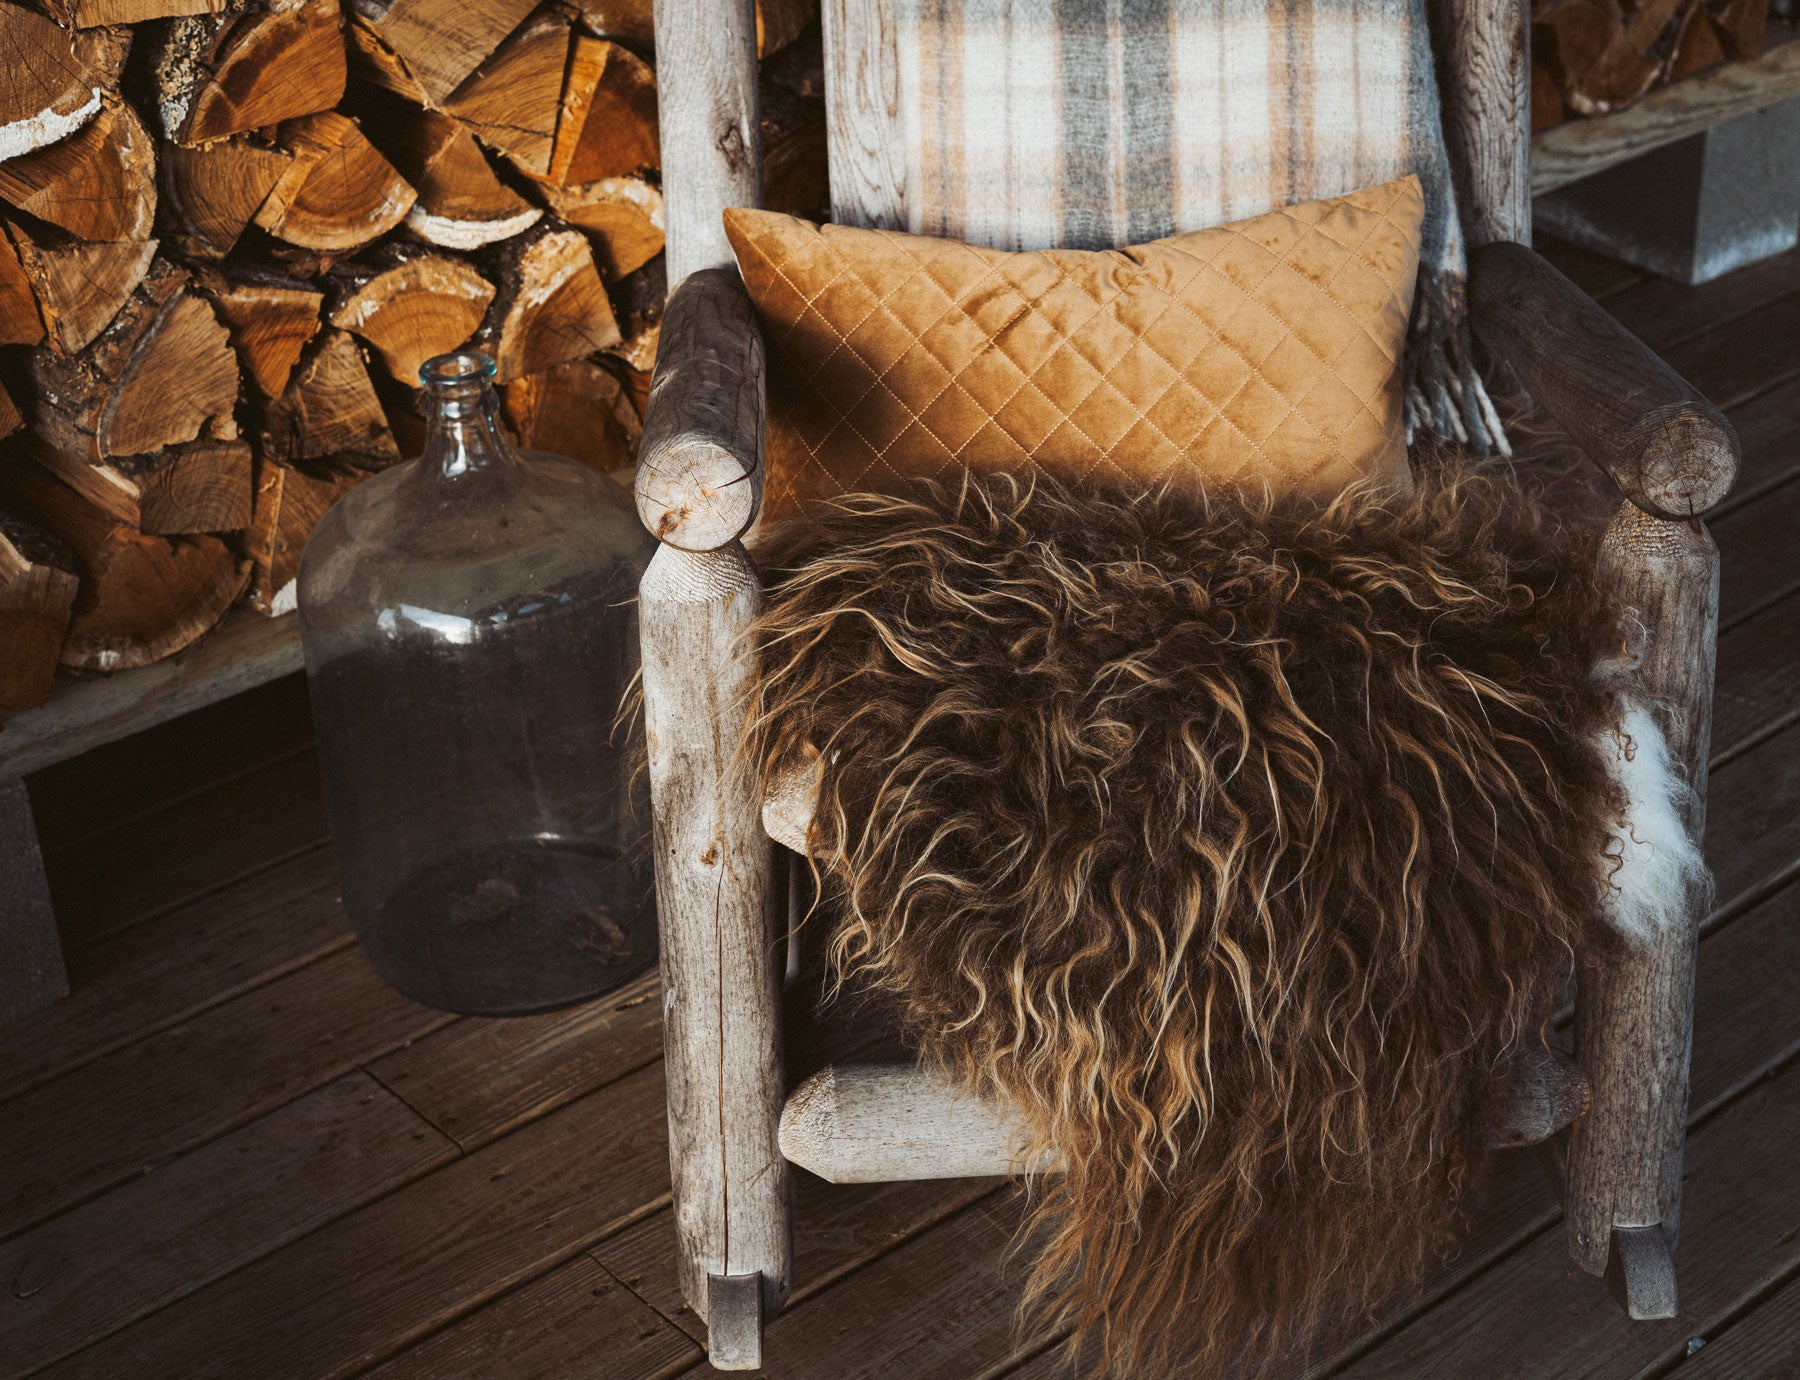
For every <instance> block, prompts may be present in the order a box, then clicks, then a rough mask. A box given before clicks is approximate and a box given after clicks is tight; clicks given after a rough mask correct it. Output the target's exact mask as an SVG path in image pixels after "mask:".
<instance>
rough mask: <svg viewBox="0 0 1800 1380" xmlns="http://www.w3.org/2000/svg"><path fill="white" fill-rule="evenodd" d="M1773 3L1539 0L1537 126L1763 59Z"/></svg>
mask: <svg viewBox="0 0 1800 1380" xmlns="http://www.w3.org/2000/svg"><path fill="white" fill-rule="evenodd" d="M1768 15H1769V0H1533V3H1532V6H1531V123H1532V128H1534V129H1543V128H1545V127H1546V126H1548V125H1554V124H1557V123H1559V122H1561V121H1562V120H1565V119H1569V118H1571V117H1575V116H1582V115H1605V114H1607V113H1609V112H1611V111H1615V110H1623V109H1624V108H1625V107H1626V106H1628V105H1630V104H1631V103H1632V102H1633V101H1635V100H1637V99H1638V98H1639V97H1640V96H1642V95H1644V94H1645V93H1646V92H1647V91H1649V90H1651V89H1652V88H1653V87H1657V86H1661V85H1663V84H1664V83H1666V82H1671V81H1678V80H1680V79H1681V78H1682V77H1685V76H1689V75H1691V74H1692V73H1695V72H1698V71H1701V70H1703V69H1705V68H1708V67H1713V66H1716V65H1717V64H1719V63H1721V62H1741V61H1747V60H1748V59H1751V58H1755V57H1759V56H1761V54H1762V50H1763V26H1764V23H1765V21H1766V20H1767V19H1768Z"/></svg>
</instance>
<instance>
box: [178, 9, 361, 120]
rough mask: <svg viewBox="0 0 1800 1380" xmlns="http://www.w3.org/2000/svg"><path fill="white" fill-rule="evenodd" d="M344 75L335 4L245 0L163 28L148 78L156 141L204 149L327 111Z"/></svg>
mask: <svg viewBox="0 0 1800 1380" xmlns="http://www.w3.org/2000/svg"><path fill="white" fill-rule="evenodd" d="M347 71H348V67H347V64H346V62H345V58H344V37H343V32H342V30H341V28H340V25H339V14H338V0H252V3H250V4H248V5H237V6H234V7H233V8H232V9H230V10H229V11H228V12H226V13H224V14H209V15H205V16H201V17H195V18H190V19H179V20H176V21H175V22H174V23H173V24H171V25H169V26H168V28H167V30H166V31H165V33H164V34H163V35H161V39H160V42H159V44H158V48H157V52H156V55H155V58H154V60H153V63H152V80H153V81H154V83H155V87H156V109H157V113H158V116H159V117H160V119H161V121H162V132H163V135H164V137H165V138H168V139H172V140H174V141H175V142H176V143H178V144H206V143H210V142H211V141H213V140H214V139H223V138H225V137H226V136H227V135H231V134H242V133H245V132H246V131H249V130H253V129H264V128H266V127H268V126H270V125H277V124H280V123H281V122H282V121H284V120H293V119H297V118H299V117H300V116H302V115H311V114H314V113H316V112H318V111H321V110H330V109H331V108H332V107H333V106H335V105H336V104H337V103H338V101H340V100H341V99H342V98H343V95H344V81H345V76H346V74H347Z"/></svg>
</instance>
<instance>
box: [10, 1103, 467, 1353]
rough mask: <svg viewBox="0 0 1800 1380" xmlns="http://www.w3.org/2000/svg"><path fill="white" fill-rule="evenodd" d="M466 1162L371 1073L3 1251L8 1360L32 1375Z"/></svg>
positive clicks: (87, 1205) (211, 1145) (135, 1181)
mask: <svg viewBox="0 0 1800 1380" xmlns="http://www.w3.org/2000/svg"><path fill="white" fill-rule="evenodd" d="M455 1157H456V1146H455V1145H454V1144H453V1143H452V1142H451V1141H450V1139H449V1138H448V1137H447V1136H444V1135H442V1134H441V1133H439V1132H438V1131H437V1130H435V1129H434V1128H433V1127H432V1126H431V1125H430V1124H429V1123H428V1122H426V1121H425V1120H424V1118H422V1117H420V1116H418V1115H416V1114H415V1113H413V1112H411V1111H409V1110H408V1109H407V1107H406V1106H405V1104H404V1103H402V1102H401V1101H400V1100H399V1099H398V1098H396V1097H394V1096H393V1095H392V1094H390V1093H388V1092H387V1091H386V1090H384V1089H383V1088H382V1087H381V1086H380V1085H379V1084H377V1083H376V1082H375V1081H374V1080H373V1079H372V1078H370V1077H369V1076H368V1075H367V1074H364V1073H354V1074H351V1075H349V1076H348V1077H346V1078H343V1079H340V1080H338V1081H337V1082H335V1083H331V1084H327V1085H326V1086H325V1087H323V1088H320V1089H318V1090H317V1091H316V1092H312V1093H308V1094H307V1095H306V1096H304V1097H301V1098H299V1099H297V1100H296V1101H294V1102H290V1103H288V1104H287V1105H286V1106H285V1107H280V1108H278V1109H276V1110H275V1111H273V1112H271V1113H269V1115H267V1116H265V1117H262V1118H261V1119H259V1120H257V1121H254V1122H252V1123H251V1124H250V1125H248V1126H246V1127H243V1128H242V1129H240V1130H237V1131H234V1132H232V1133H231V1134H230V1135H227V1136H222V1137H220V1138H219V1139H218V1140H215V1141H211V1142H209V1143H208V1144H206V1145H203V1146H201V1147H200V1148H199V1149H197V1150H194V1151H191V1152H190V1153H188V1154H186V1155H183V1156H181V1157H180V1158H178V1159H175V1160H172V1161H170V1162H169V1163H167V1164H164V1165H161V1166H159V1167H158V1168H157V1169H156V1170H154V1171H153V1172H151V1173H149V1174H146V1175H144V1176H142V1177H141V1178H136V1179H132V1180H131V1181H129V1182H128V1183H125V1184H122V1185H121V1186H120V1187H118V1188H116V1189H114V1190H113V1191H112V1192H110V1193H108V1194H105V1195H104V1196H102V1197H99V1198H96V1199H94V1200H93V1201H92V1202H89V1203H84V1204H82V1205H81V1206H80V1207H78V1208H76V1209H74V1210H73V1211H72V1212H67V1213H64V1214H63V1215H62V1216H60V1217H58V1218H56V1219H54V1220H53V1221H50V1222H46V1223H45V1224H43V1225H42V1226H39V1227H36V1228H34V1229H33V1230H31V1231H28V1232H26V1233H25V1234H24V1235H22V1236H16V1237H14V1238H13V1239H12V1240H10V1241H8V1242H6V1243H5V1244H4V1245H0V1279H4V1280H6V1281H7V1282H8V1284H9V1286H10V1290H11V1297H10V1298H9V1299H8V1300H7V1304H8V1306H7V1307H5V1308H3V1309H0V1348H3V1349H4V1351H5V1354H6V1357H7V1361H8V1363H9V1364H10V1365H14V1366H17V1367H19V1368H20V1369H21V1370H25V1369H34V1368H36V1367H37V1366H41V1365H46V1364H48V1363H49V1362H51V1361H55V1360H57V1359H59V1358H61V1357H63V1356H66V1355H68V1354H69V1353H70V1352H72V1351H75V1350H76V1349H77V1348H79V1347H81V1346H84V1345H86V1344H87V1343H89V1342H92V1341H95V1340H97V1339H99V1338H101V1337H103V1336H105V1335H106V1334H107V1333H109V1332H112V1331H114V1330H116V1329H117V1328H119V1327H122V1326H124V1325H125V1324H127V1323H130V1322H132V1321H133V1320H134V1319H136V1318H140V1317H142V1316H143V1315H144V1314H146V1313H149V1312H150V1311H151V1310H153V1309H156V1308H160V1307H162V1306H164V1305H166V1304H169V1303H172V1302H173V1301H175V1300H176V1299H179V1298H183V1297H185V1296H187V1295H188V1294H191V1293H193V1292H194V1291H195V1290H196V1289H199V1288H201V1287H202V1286H204V1285H206V1284H208V1283H209V1282H211V1281H212V1280H215V1279H218V1278H220V1277H221V1276H223V1275H226V1274H228V1273H230V1272H231V1271H232V1270H233V1269H236V1268H238V1267H239V1266H242V1265H244V1264H247V1263H248V1262H250V1261H252V1260H255V1259H256V1258H258V1257H259V1256H262V1255H266V1254H268V1253H269V1252H270V1251H272V1250H275V1249H277V1248H279V1247H280V1246H282V1245H283V1244H285V1243H286V1242H288V1241H291V1240H293V1239H295V1238H296V1237H299V1236H301V1235H302V1234H304V1233H305V1232H307V1231H309V1230H311V1229H313V1228H314V1227H317V1226H320V1225H322V1224H323V1223H325V1222H329V1221H331V1220H332V1219H333V1218H335V1217H339V1216H341V1215H343V1214H344V1213H346V1212H349V1211H351V1210H352V1209H354V1208H356V1207H358V1206H360V1205H361V1204H362V1203H365V1202H369V1201H371V1200H372V1199H374V1198H376V1197H378V1196H380V1194H382V1193H383V1192H385V1191H386V1190H388V1189H391V1188H395V1187H398V1186H399V1185H400V1184H403V1183H405V1182H407V1181H408V1180H410V1179H414V1178H417V1177H418V1176H419V1175H421V1174H423V1173H425V1172H426V1171H428V1170H430V1169H432V1168H434V1167H436V1166H437V1165H440V1164H443V1163H446V1162H447V1161H449V1160H451V1159H454V1158H455Z"/></svg>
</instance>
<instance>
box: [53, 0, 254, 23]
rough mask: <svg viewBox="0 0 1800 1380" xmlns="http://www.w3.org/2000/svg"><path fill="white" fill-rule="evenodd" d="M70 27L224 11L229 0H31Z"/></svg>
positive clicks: (147, 20)
mask: <svg viewBox="0 0 1800 1380" xmlns="http://www.w3.org/2000/svg"><path fill="white" fill-rule="evenodd" d="M31 3H32V4H34V5H36V6H37V7H38V8H39V9H42V10H44V11H46V12H47V13H49V14H51V15H53V16H55V18H56V19H57V20H58V22H60V23H62V24H63V25H65V26H66V27H68V28H79V29H91V28H94V27H96V26H98V25H102V24H144V23H148V22H149V21H150V20H152V19H174V18H179V17H180V16H182V15H189V14H208V13H211V12H213V11H216V10H222V9H224V8H225V7H226V5H227V4H229V3H230V0H31Z"/></svg>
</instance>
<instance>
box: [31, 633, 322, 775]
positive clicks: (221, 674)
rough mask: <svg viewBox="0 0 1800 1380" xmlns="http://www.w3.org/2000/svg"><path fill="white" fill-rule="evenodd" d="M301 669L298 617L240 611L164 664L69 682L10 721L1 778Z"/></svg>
mask: <svg viewBox="0 0 1800 1380" xmlns="http://www.w3.org/2000/svg"><path fill="white" fill-rule="evenodd" d="M300 667H301V657H300V629H299V626H298V624H297V623H296V622H295V620H293V619H291V618H289V619H273V620H272V619H268V618H264V617H262V616H261V615H260V614H257V613H253V612H251V611H250V610H248V609H238V610H236V611H235V612H233V613H231V614H230V615H229V616H227V617H226V619H225V621H224V623H223V624H222V625H221V626H220V627H219V629H218V630H217V631H216V632H214V633H213V635H212V636H210V637H207V638H205V639H203V640H202V641H200V642H199V643H197V644H195V645H194V646H192V647H190V648H188V649H187V650H186V651H184V652H182V653H179V654H178V655H176V656H174V657H171V658H170V659H169V660H167V661H160V662H157V663H156V664H155V665H153V666H146V667H143V668H142V669H140V670H136V671H129V672H125V673H123V674H120V675H116V676H109V677H107V678H106V679H104V680H82V681H64V682H63V683H61V684H59V685H58V686H57V687H56V689H55V690H54V691H53V692H52V693H51V696H50V700H49V703H47V704H45V705H43V706H42V707H41V708H38V709H28V710H26V711H25V712H24V713H22V714H18V715H15V716H14V717H13V718H11V719H8V720H7V723H6V733H5V735H4V736H3V737H0V775H3V776H23V775H25V774H26V773H27V772H34V771H38V770H40V769H41V768H43V767H47V766H49V765H50V764H51V763H53V762H60V761H62V760H64V759H65V758H68V757H74V756H75V755H77V754H78V753H82V752H86V751H88V750H89V749H90V748H95V747H98V746H100V745H101V744H102V743H110V742H113V741H115V740H116V739H119V738H123V737H125V736H126V735H127V734H130V733H136V732H138V731H140V730H142V729H145V728H149V727H151V726H152V725H153V724H159V723H162V722H164V721H165V720H168V719H173V718H175V717H176V716H177V715H180V714H186V713H188V712H189V711H191V710H194V709H198V708H200V707H201V706H202V705H207V704H212V703H214V702H215V701H217V700H222V699H224V698H226V697H227V696H229V695H235V694H237V693H238V692H239V691H241V690H248V689H250V688H251V687H252V686H255V685H262V684H264V683H265V682H267V681H271V680H274V679H276V678H277V677H278V676H284V675H287V674H288V673H289V672H291V671H298V670H299V669H300Z"/></svg>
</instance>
